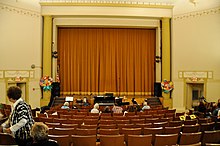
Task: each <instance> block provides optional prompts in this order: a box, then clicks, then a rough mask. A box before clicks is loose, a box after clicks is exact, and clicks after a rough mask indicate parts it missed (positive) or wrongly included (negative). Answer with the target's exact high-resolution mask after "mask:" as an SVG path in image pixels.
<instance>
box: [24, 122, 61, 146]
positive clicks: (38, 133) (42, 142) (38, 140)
mask: <svg viewBox="0 0 220 146" xmlns="http://www.w3.org/2000/svg"><path fill="white" fill-rule="evenodd" d="M48 131H49V129H48V127H47V125H45V124H44V123H42V122H36V123H34V125H33V127H32V129H31V136H32V138H33V141H32V142H30V143H28V144H27V145H26V146H59V145H58V144H57V143H56V142H55V141H51V140H48Z"/></svg>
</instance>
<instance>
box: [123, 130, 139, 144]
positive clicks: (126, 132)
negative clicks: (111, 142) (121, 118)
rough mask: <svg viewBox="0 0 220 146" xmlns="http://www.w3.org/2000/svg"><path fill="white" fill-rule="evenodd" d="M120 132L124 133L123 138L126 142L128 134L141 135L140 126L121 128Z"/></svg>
mask: <svg viewBox="0 0 220 146" xmlns="http://www.w3.org/2000/svg"><path fill="white" fill-rule="evenodd" d="M121 134H124V139H125V142H126V143H127V141H128V135H141V128H122V131H121Z"/></svg>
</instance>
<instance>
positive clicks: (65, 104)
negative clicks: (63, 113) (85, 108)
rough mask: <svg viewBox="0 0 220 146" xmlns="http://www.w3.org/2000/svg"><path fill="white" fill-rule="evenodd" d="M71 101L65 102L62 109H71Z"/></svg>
mask: <svg viewBox="0 0 220 146" xmlns="http://www.w3.org/2000/svg"><path fill="white" fill-rule="evenodd" d="M69 108H70V107H69V102H64V104H63V106H61V109H69Z"/></svg>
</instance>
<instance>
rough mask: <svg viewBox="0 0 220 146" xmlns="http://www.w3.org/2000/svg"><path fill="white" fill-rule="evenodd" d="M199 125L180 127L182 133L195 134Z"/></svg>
mask: <svg viewBox="0 0 220 146" xmlns="http://www.w3.org/2000/svg"><path fill="white" fill-rule="evenodd" d="M199 126H200V125H199V124H196V125H184V126H182V132H183V133H196V132H198V131H199Z"/></svg>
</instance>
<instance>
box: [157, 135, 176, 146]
mask: <svg viewBox="0 0 220 146" xmlns="http://www.w3.org/2000/svg"><path fill="white" fill-rule="evenodd" d="M177 140H178V134H167V135H166V134H163V135H161V134H156V135H155V142H154V146H172V145H176V144H177Z"/></svg>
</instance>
